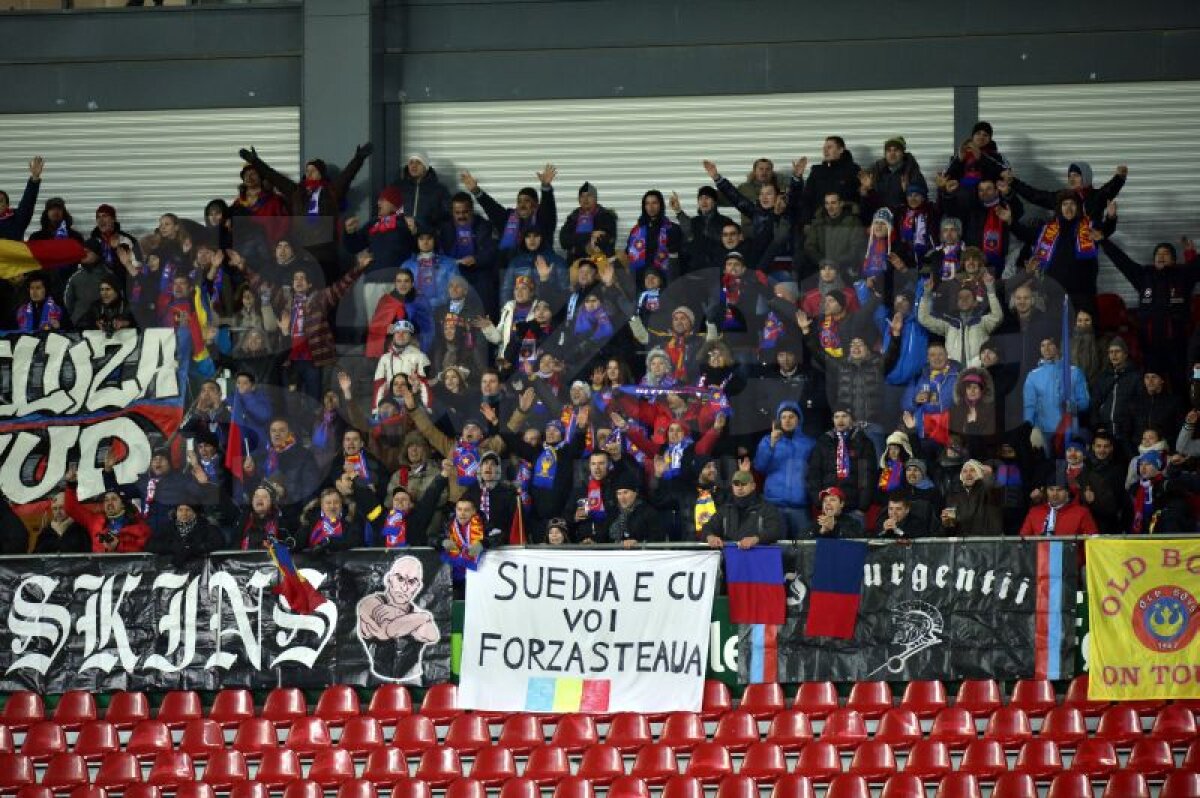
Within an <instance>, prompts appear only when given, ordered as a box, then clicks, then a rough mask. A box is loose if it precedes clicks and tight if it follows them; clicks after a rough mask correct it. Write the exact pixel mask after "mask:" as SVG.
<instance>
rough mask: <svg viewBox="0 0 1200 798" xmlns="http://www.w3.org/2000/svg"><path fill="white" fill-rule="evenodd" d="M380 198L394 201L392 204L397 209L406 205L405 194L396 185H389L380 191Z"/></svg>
mask: <svg viewBox="0 0 1200 798" xmlns="http://www.w3.org/2000/svg"><path fill="white" fill-rule="evenodd" d="M379 199H381V200H386V201H388V202H390V203H392V205H394V206H396V209H397V210H400V209H402V208H403V207H404V195H403V194H401V193H400V189H398V188H396V187H395V186H388V187H387V188H385V189H384V190H383V191H380V192H379Z"/></svg>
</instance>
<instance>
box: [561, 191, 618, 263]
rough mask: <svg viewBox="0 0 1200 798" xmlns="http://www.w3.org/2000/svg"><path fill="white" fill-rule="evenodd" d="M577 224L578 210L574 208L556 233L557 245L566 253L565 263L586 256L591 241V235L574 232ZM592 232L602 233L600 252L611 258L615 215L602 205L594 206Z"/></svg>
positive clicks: (589, 233)
mask: <svg viewBox="0 0 1200 798" xmlns="http://www.w3.org/2000/svg"><path fill="white" fill-rule="evenodd" d="M578 222H579V209H578V208H576V209H575V210H573V211H571V213H570V214H568V215H567V220H566V221H565V222H563V226H562V229H561V230H559V231H558V243H559V246H561V247H562V248H563V252H565V253H566V258H567V263H572V262H574V261H575V260H577V259H578V258H586V257H587V256H588V254H587V247H588V244H589V243H590V242H591V240H592V233H591V232H587V233H577V232H575V225H576V224H577V223H578ZM592 232H603V233H604V237H603V238H602V239H601V240H600V250H601V251H602V252H603V253H604V254H605V255H608V256H609V257H612V256H613V253H614V252H615V251H616V242H617V215H616V214H615V213H613V212H612V211H610V210H609V209H608V208H605V207H604V206H603V205H598V206H596V214H595V217H594V218H593V220H592Z"/></svg>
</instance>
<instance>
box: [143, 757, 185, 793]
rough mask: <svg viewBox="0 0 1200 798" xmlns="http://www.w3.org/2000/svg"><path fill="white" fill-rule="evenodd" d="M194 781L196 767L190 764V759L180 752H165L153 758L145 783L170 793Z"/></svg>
mask: <svg viewBox="0 0 1200 798" xmlns="http://www.w3.org/2000/svg"><path fill="white" fill-rule="evenodd" d="M195 779H196V767H195V765H193V764H192V758H191V757H190V756H188V755H187V754H185V753H183V752H182V751H167V752H165V753H161V754H159V755H158V756H156V757H155V758H154V764H153V765H152V766H151V767H150V775H149V776H147V777H146V783H147V784H153V785H155V786H157V787H160V788H161V789H163V790H167V791H170V790H173V789H175V787H176V786H178V785H179V784H182V783H183V782H185V781H195Z"/></svg>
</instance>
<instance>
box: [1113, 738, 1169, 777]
mask: <svg viewBox="0 0 1200 798" xmlns="http://www.w3.org/2000/svg"><path fill="white" fill-rule="evenodd" d="M1125 768H1126V769H1127V770H1132V771H1133V772H1134V773H1141V774H1142V775H1143V776H1145V777H1146V778H1148V779H1157V778H1161V777H1162V776H1165V775H1167V773H1169V772H1170V771H1172V770H1174V769H1175V757H1174V756H1173V755H1172V754H1171V744H1170V743H1168V742H1167V741H1166V740H1152V739H1149V738H1143V739H1141V740H1138V741H1137V742H1136V743H1134V744H1133V750H1132V751H1130V752H1129V761H1128V762H1126V763H1125Z"/></svg>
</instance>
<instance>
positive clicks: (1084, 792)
mask: <svg viewBox="0 0 1200 798" xmlns="http://www.w3.org/2000/svg"><path fill="white" fill-rule="evenodd" d="M1093 795H1094V793H1093V792H1092V782H1091V780H1089V779H1088V777H1087V776H1085V775H1083V774H1082V773H1077V772H1074V771H1067V772H1065V773H1059V774H1058V775H1057V776H1055V777H1054V780H1053V781H1052V782H1050V792H1049V793H1047V794H1046V798H1092V796H1093Z"/></svg>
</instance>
